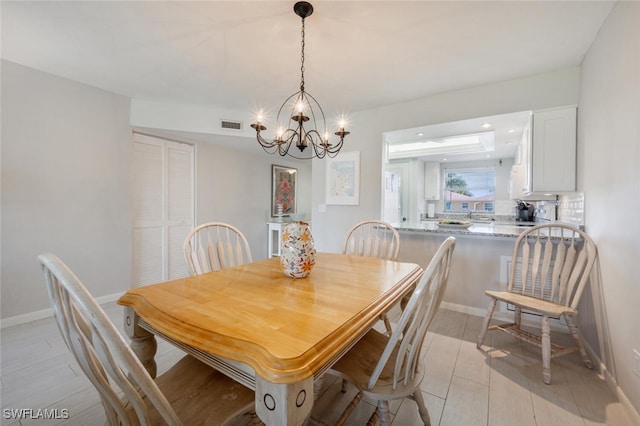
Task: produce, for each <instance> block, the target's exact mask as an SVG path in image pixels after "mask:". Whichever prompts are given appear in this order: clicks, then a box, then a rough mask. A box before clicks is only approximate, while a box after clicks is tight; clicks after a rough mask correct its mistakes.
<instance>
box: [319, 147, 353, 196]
mask: <svg viewBox="0 0 640 426" xmlns="http://www.w3.org/2000/svg"><path fill="white" fill-rule="evenodd" d="M326 179H327V181H326V199H325V202H326V203H327V204H338V205H351V206H357V205H358V204H360V152H359V151H353V152H341V153H340V154H338V155H337V156H336V157H334V158H329V159H327V171H326Z"/></svg>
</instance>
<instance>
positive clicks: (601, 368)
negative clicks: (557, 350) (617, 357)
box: [582, 339, 640, 425]
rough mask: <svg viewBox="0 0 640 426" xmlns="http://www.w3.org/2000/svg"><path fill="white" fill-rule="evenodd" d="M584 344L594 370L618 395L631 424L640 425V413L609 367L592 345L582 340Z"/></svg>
mask: <svg viewBox="0 0 640 426" xmlns="http://www.w3.org/2000/svg"><path fill="white" fill-rule="evenodd" d="M582 343H583V344H584V347H585V350H586V351H587V352H588V353H589V356H590V357H591V361H592V362H593V368H594V369H595V370H596V371H597V372H599V373H600V374H602V376H603V377H604V380H605V382H606V383H607V386H609V389H611V392H613V393H614V394H616V397H617V398H618V400H619V401H620V403H621V404H622V405H623V406H624V408H625V409H626V411H627V414H628V415H629V418H630V419H631V424H634V425H640V413H638V411H637V410H636V408H635V407H634V406H633V404H631V401H630V400H629V398H627V395H626V394H625V393H624V391H623V390H622V389H621V388H620V386H618V382H617V381H616V379H615V377H614V376H613V374H611V371H609V369H608V368H607V366H606V365H605V364H604V363H603V362H602V360H601V359H600V357H599V356H598V354H596V352H595V351H594V350H593V348H592V347H591V345H589V343H588V342H587V341H586V340H585V339H582Z"/></svg>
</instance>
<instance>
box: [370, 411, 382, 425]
mask: <svg viewBox="0 0 640 426" xmlns="http://www.w3.org/2000/svg"><path fill="white" fill-rule="evenodd" d="M379 414H380V413H379V409H378V407H376V409H375V410H373V414H371V417H369V421H368V422H367V426H376V425H377V424H378V420H379V418H380V416H379Z"/></svg>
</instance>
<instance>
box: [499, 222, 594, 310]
mask: <svg viewBox="0 0 640 426" xmlns="http://www.w3.org/2000/svg"><path fill="white" fill-rule="evenodd" d="M596 257H597V248H596V245H595V243H594V242H593V240H592V239H591V238H590V237H589V236H588V235H587V234H586V233H585V232H583V231H581V230H579V229H577V228H575V227H573V226H569V225H560V224H544V225H537V226H534V227H532V228H530V229H527V230H526V231H524V232H523V233H522V234H520V235H519V236H518V238H517V239H516V242H515V246H514V249H513V256H512V260H511V262H512V263H511V271H510V274H509V284H508V291H510V292H513V293H518V294H522V295H526V296H530V297H535V298H538V299H543V300H546V301H549V302H553V303H557V304H560V305H563V306H568V307H571V308H574V309H575V308H576V307H577V305H578V302H579V301H580V296H581V295H582V291H583V290H584V287H585V285H586V284H587V282H588V281H589V276H590V274H591V270H592V269H593V266H594V264H595V261H596Z"/></svg>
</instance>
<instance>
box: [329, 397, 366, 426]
mask: <svg viewBox="0 0 640 426" xmlns="http://www.w3.org/2000/svg"><path fill="white" fill-rule="evenodd" d="M361 399H362V392H358V394H357V395H356V396H355V397H353V399H352V400H351V402H350V403H349V405H347V408H345V409H344V411H343V412H342V414H341V415H340V418H339V419H338V420H337V421H336V424H335V426H342V425H343V424H344V422H346V421H347V419H348V418H349V416H350V415H351V413H352V412H353V410H354V409H355V408H356V406H357V405H358V404H359V403H360V400H361Z"/></svg>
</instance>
